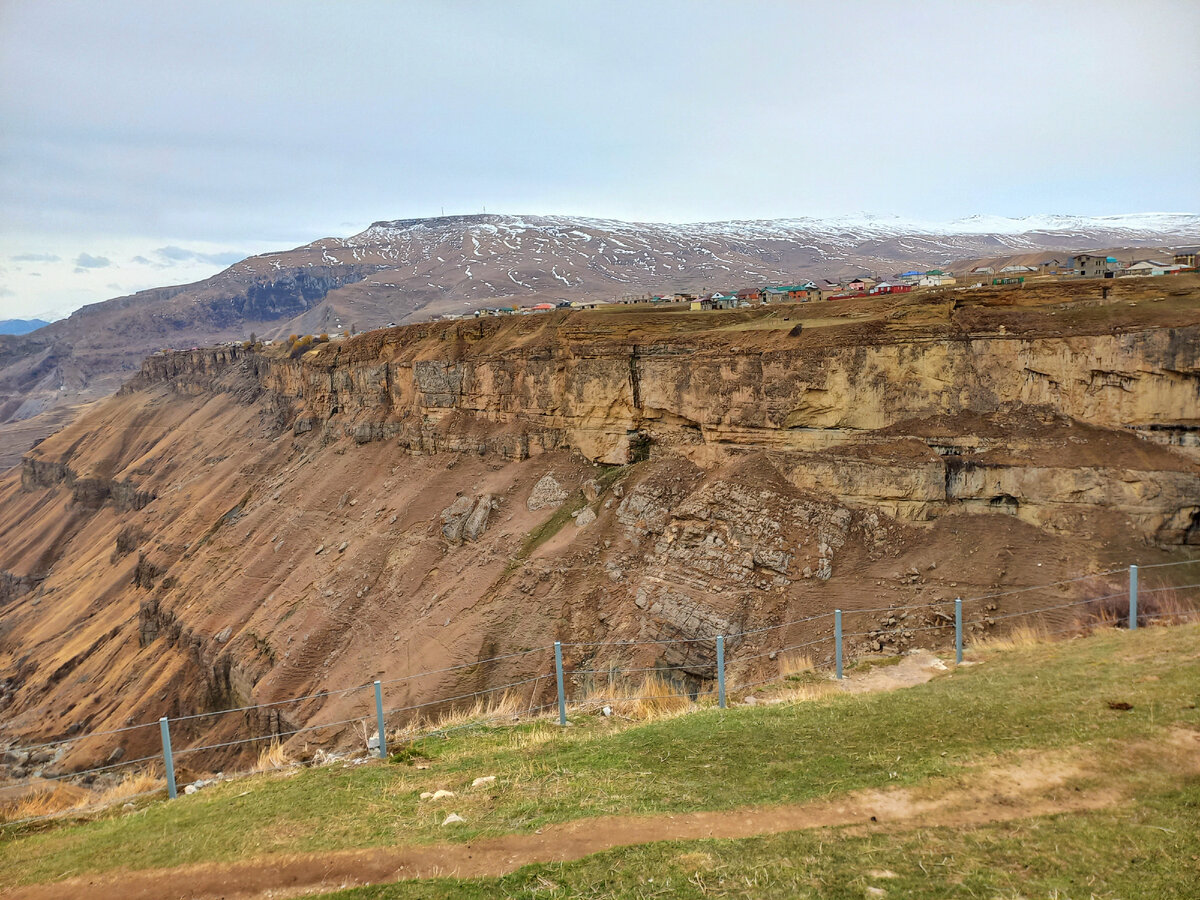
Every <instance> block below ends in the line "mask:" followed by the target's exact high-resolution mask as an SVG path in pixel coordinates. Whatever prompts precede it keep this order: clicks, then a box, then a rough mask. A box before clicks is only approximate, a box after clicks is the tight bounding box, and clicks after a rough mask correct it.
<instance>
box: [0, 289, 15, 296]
mask: <svg viewBox="0 0 1200 900" xmlns="http://www.w3.org/2000/svg"><path fill="white" fill-rule="evenodd" d="M16 295H17V294H16V291H12V290H9V289H8V288H6V287H0V297H15V296H16Z"/></svg>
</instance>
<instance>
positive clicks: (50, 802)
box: [0, 782, 91, 822]
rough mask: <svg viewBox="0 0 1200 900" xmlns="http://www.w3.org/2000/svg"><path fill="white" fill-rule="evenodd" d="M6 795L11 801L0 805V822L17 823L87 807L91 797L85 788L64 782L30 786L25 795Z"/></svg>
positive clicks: (10, 793) (14, 793)
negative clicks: (22, 820)
mask: <svg viewBox="0 0 1200 900" xmlns="http://www.w3.org/2000/svg"><path fill="white" fill-rule="evenodd" d="M5 793H6V794H8V795H9V799H8V800H7V802H5V803H4V804H3V805H0V822H17V821H20V820H21V819H36V818H39V817H41V816H51V815H54V814H55V813H61V812H66V811H67V810H70V809H76V808H79V807H81V806H85V805H87V802H88V799H89V798H90V797H91V794H90V793H89V792H88V791H87V790H85V789H84V788H80V787H76V786H75V785H73V784H64V783H62V782H48V783H43V784H34V785H30V787H29V789H28V790H27V791H26V792H25V793H23V794H17V793H16V792H8V791H6V792H5Z"/></svg>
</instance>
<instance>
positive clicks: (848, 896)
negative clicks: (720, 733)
mask: <svg viewBox="0 0 1200 900" xmlns="http://www.w3.org/2000/svg"><path fill="white" fill-rule="evenodd" d="M1198 822H1200V782H1197V781H1192V782H1189V783H1188V784H1186V785H1184V786H1182V787H1181V788H1180V789H1179V790H1176V791H1171V792H1166V793H1162V794H1158V795H1155V796H1151V797H1149V798H1146V799H1144V800H1143V801H1142V802H1141V803H1139V804H1138V806H1137V807H1136V808H1127V809H1118V810H1111V811H1109V810H1104V811H1099V812H1084V813H1075V814H1071V815H1056V816H1044V817H1037V818H1030V819H1019V820H1014V821H1011V822H1005V823H1001V824H995V825H987V826H980V827H973V828H922V829H914V830H910V831H905V832H899V833H896V832H883V833H875V834H867V835H864V834H862V833H861V831H860V830H856V829H846V828H841V829H817V830H813V831H795V832H790V833H787V834H781V835H772V836H768V837H758V838H749V839H746V840H728V841H726V840H707V841H680V842H663V843H657V844H645V845H641V846H636V847H628V848H620V849H616V850H612V851H608V852H605V853H598V854H595V855H593V856H589V857H585V858H584V859H581V860H578V861H576V862H570V863H555V864H546V865H534V866H526V867H524V868H522V869H519V870H518V871H516V872H513V873H512V874H511V875H507V876H505V877H503V878H478V879H463V880H458V879H444V878H436V879H428V880H424V881H410V882H401V883H398V884H390V885H377V886H373V887H366V888H357V889H354V890H349V891H341V892H338V893H336V894H329V895H326V896H328V897H331V898H332V897H336V898H338V900H408V898H417V897H420V898H422V900H452V898H453V900H475V898H478V900H483V898H488V900H491V898H508V897H523V898H525V897H545V898H570V897H580V898H584V897H586V898H591V900H643V898H647V897H656V896H662V897H672V898H680V900H704V898H718V897H755V898H768V900H770V898H780V900H783V898H788V900H791V898H813V900H817V898H821V900H862V898H864V897H867V898H869V897H872V896H879V897H921V898H959V897H986V898H1012V900H1017V898H1025V897H1028V898H1033V897H1038V898H1058V900H1074V898H1079V900H1085V898H1118V897H1119V898H1132V897H1146V898H1168V897H1196V896H1200V864H1198V863H1197V860H1198V859H1200V828H1197V823H1198ZM872 889H874V892H873V891H872ZM880 891H881V892H882V893H875V892H880Z"/></svg>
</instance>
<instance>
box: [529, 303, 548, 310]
mask: <svg viewBox="0 0 1200 900" xmlns="http://www.w3.org/2000/svg"><path fill="white" fill-rule="evenodd" d="M552 309H554V304H553V303H535V304H534V305H533V306H531V307H529V311H530V312H548V311H550V310H552Z"/></svg>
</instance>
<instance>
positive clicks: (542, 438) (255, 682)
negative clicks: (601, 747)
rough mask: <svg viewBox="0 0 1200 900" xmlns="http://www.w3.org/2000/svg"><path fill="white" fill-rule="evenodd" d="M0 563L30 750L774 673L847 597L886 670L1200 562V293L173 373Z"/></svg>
mask: <svg viewBox="0 0 1200 900" xmlns="http://www.w3.org/2000/svg"><path fill="white" fill-rule="evenodd" d="M0 547H2V548H3V549H2V551H0V673H3V674H2V675H0V744H2V743H4V742H14V741H18V740H20V741H28V740H36V739H55V738H60V737H64V736H70V735H73V734H80V733H88V732H95V731H104V730H110V729H119V728H124V727H127V726H132V725H136V724H139V723H144V722H149V723H156V720H157V718H158V717H159V716H162V715H169V716H173V717H178V716H192V715H195V716H199V718H196V719H189V720H187V721H185V722H182V723H180V724H179V726H178V727H179V735H180V740H181V741H185V742H186V741H193V742H194V741H199V740H204V741H209V742H218V743H219V742H221V741H223V740H231V739H233V738H234V736H236V735H237V734H244V733H248V732H246V730H245V729H246V728H247V727H251V726H253V727H255V728H257V729H259V731H257V732H255V733H266V731H274V732H275V733H278V734H280V735H282V736H283V737H284V738H285V739H287V738H288V737H289V735H290V733H291V732H292V731H294V730H296V729H299V728H303V727H305V726H306V725H308V724H310V723H313V722H325V721H330V722H332V721H343V720H350V719H353V718H354V717H355V716H359V715H362V709H363V708H364V707H363V705H362V704H363V701H364V697H363V695H362V694H361V692H360V693H359V694H348V695H344V694H339V693H336V692H337V691H340V690H341V689H343V688H348V687H352V686H356V685H362V684H366V683H368V682H369V681H371V680H372V679H375V678H382V679H397V678H401V677H406V676H409V675H412V674H414V673H424V672H428V673H432V674H429V675H424V676H421V677H419V678H414V679H412V680H410V681H405V682H401V683H400V684H399V685H393V686H391V687H389V691H391V694H390V700H389V702H391V703H394V704H396V705H418V704H420V703H423V702H425V701H430V700H436V699H438V698H442V697H448V696H456V695H460V694H466V693H469V692H471V691H475V690H481V689H487V688H489V687H490V686H493V685H497V684H503V683H505V682H508V681H525V682H527V683H528V684H530V685H531V687H529V688H527V690H528V696H529V703H530V704H531V705H533V704H535V703H539V702H542V701H544V700H545V698H546V697H547V696H552V692H553V685H552V683H551V682H550V681H549V680H547V679H546V677H545V676H547V675H548V673H550V672H552V661H551V659H550V657H549V656H548V648H549V646H550V644H551V643H552V642H553V641H555V640H561V641H563V642H564V643H567V644H570V645H572V646H571V647H570V648H569V649H568V653H569V654H570V655H571V659H572V662H573V663H574V664H575V665H576V666H577V667H579V668H580V669H582V670H587V671H598V670H603V669H604V668H605V667H606V666H613V665H621V666H625V667H650V668H652V667H654V666H658V665H671V666H674V667H677V669H678V670H679V671H681V672H682V675H680V676H679V677H680V678H682V679H683V681H684V682H686V684H687V686H688V687H689V688H690V689H699V688H700V687H701V686H703V685H705V684H706V683H708V681H710V680H711V678H712V675H713V666H714V660H713V657H712V644H711V639H712V638H714V637H715V636H716V635H718V634H722V635H736V636H737V637H736V638H735V639H732V640H731V641H730V643H729V645H728V653H729V657H728V660H729V662H728V665H729V666H730V668H731V670H733V671H736V672H739V673H741V674H742V675H744V676H746V677H750V676H752V675H753V674H755V673H758V672H765V673H767V674H770V672H771V671H773V669H772V667H773V666H775V665H776V661H775V659H774V657H773V656H768V655H767V653H766V651H767V650H769V649H770V647H769V646H768V645H767V644H766V643H765V642H764V639H763V638H762V637H761V636H758V635H755V634H753V633H752V632H753V631H754V630H755V629H759V628H763V627H766V626H774V625H781V624H782V623H788V622H797V621H798V620H802V619H803V618H805V617H806V616H809V615H813V614H816V613H824V612H828V611H829V610H832V609H833V608H835V607H836V608H841V609H843V610H845V611H846V613H847V616H848V622H851V623H854V625H853V627H851V628H848V631H850V632H851V633H853V634H854V635H855V637H854V638H853V639H852V641H851V650H852V652H854V653H856V654H860V655H861V654H869V653H872V652H878V651H882V650H887V651H891V652H896V651H901V650H905V649H911V648H914V647H917V646H937V645H938V644H939V642H944V640H945V639H946V633H945V631H944V627H943V626H944V624H945V623H944V621H942V620H939V619H938V618H937V617H936V615H935V613H934V612H933V608H934V607H935V606H936V605H937V604H939V603H945V602H946V601H948V600H951V599H953V598H954V597H955V596H961V597H964V598H980V597H987V596H990V595H992V594H995V593H1003V592H1004V591H1005V590H1006V589H1009V588H1012V587H1014V586H1015V587H1024V586H1028V585H1036V584H1049V583H1052V582H1058V581H1065V580H1067V579H1072V578H1076V577H1077V576H1081V575H1087V574H1091V575H1093V576H1094V577H1093V578H1091V579H1090V580H1087V579H1084V580H1080V581H1078V582H1072V583H1070V584H1064V585H1056V586H1054V587H1051V588H1048V589H1047V590H1046V591H1043V592H1040V593H1038V592H1034V593H1027V594H1019V595H1014V596H1011V597H1002V598H999V599H997V600H994V601H989V602H987V604H986V605H980V606H979V609H978V611H979V612H980V614H981V616H982V617H983V618H982V621H981V623H979V624H975V625H973V626H972V627H975V628H979V629H987V628H991V627H993V625H994V624H995V622H994V619H998V618H999V617H1000V616H1002V615H1004V614H1005V613H1007V612H1015V611H1020V610H1021V609H1023V608H1028V607H1029V606H1031V605H1032V604H1036V603H1045V602H1046V601H1047V599H1048V598H1051V599H1054V600H1062V599H1064V598H1065V599H1087V598H1088V596H1089V594H1088V592H1089V591H1091V592H1094V593H1095V594H1096V595H1097V596H1099V595H1100V594H1101V593H1104V594H1105V595H1107V593H1109V592H1111V591H1117V590H1119V589H1120V585H1121V583H1122V581H1121V579H1122V578H1123V577H1124V576H1123V574H1121V573H1120V572H1117V573H1116V574H1114V571H1115V570H1119V569H1121V568H1122V567H1124V566H1126V565H1128V564H1129V563H1131V562H1139V563H1142V564H1149V563H1152V562H1164V561H1173V560H1181V559H1190V558H1194V557H1195V556H1196V555H1197V552H1198V550H1200V276H1196V275H1179V276H1173V277H1171V278H1159V279H1129V280H1127V281H1122V282H1120V283H1119V284H1117V285H1115V286H1112V287H1111V288H1110V289H1109V290H1107V291H1102V289H1101V285H1100V284H1099V283H1098V282H1096V281H1085V280H1080V281H1077V282H1071V283H1050V284H1045V285H1040V286H1037V287H1033V286H1030V287H1026V288H1016V287H996V288H984V289H979V290H962V289H960V290H953V289H938V290H933V291H926V292H920V293H914V294H910V295H894V296H892V297H887V298H882V297H881V298H862V299H856V300H846V301H837V302H830V303H819V304H801V305H780V306H769V307H762V308H756V309H741V310H729V311H720V312H690V311H687V310H684V309H674V310H662V309H650V308H637V307H617V308H609V309H597V310H579V311H577V310H558V311H554V312H550V313H546V314H542V315H529V316H512V317H502V318H482V319H465V320H459V321H449V322H435V323H424V324H415V325H408V326H402V327H397V328H385V329H378V330H375V331H371V332H369V333H366V334H361V335H359V336H357V337H353V338H348V339H346V340H344V341H333V342H329V343H322V344H318V345H316V346H315V347H314V348H313V349H311V350H308V351H307V352H305V353H303V354H300V355H298V356H297V358H292V357H291V354H289V353H288V352H287V348H286V347H285V346H281V345H278V344H277V345H274V346H271V347H265V348H258V349H255V348H248V347H243V346H241V345H234V346H222V347H216V348H206V349H195V350H187V351H179V352H171V353H163V354H157V355H154V356H150V357H149V358H147V359H146V360H145V361H144V362H143V363H142V365H141V368H140V370H139V371H138V372H137V373H136V374H135V375H134V376H133V377H132V378H130V379H129V380H128V381H126V383H125V384H124V386H123V387H122V388H121V389H120V391H119V392H118V393H117V394H116V395H114V396H112V397H110V398H108V399H105V400H102V401H100V402H98V403H95V404H93V405H92V406H91V407H89V408H88V409H86V410H85V411H83V412H82V413H81V414H80V416H79V417H78V418H77V419H76V420H74V421H73V422H71V423H70V424H68V425H66V426H65V427H63V428H62V429H61V430H60V431H58V432H57V433H55V434H53V435H51V436H50V437H47V438H46V439H45V440H43V441H41V442H40V443H38V444H37V445H36V446H35V447H33V448H32V449H31V450H29V451H28V452H26V453H25V454H24V456H23V458H22V460H21V463H20V465H19V466H18V467H17V468H15V469H13V470H12V471H10V472H9V473H8V474H6V475H5V476H4V477H3V478H2V479H0ZM922 604H928V605H929V608H930V609H929V611H928V612H927V613H918V614H914V615H913V616H912V617H911V618H909V620H908V622H907V623H905V622H904V621H903V620H904V618H905V617H907V615H908V614H907V613H905V614H904V616H901V615H900V614H899V612H896V613H894V614H889V613H888V612H887V610H889V609H894V610H897V611H899V610H900V609H902V608H903V609H908V608H910V607H919V606H921V605H922ZM880 609H883V610H885V612H884V614H883V616H882V619H881V616H880V615H879V613H878V610H880ZM859 610H862V611H869V612H862V613H856V611H859ZM855 616H857V618H855ZM889 621H890V624H888V623H889ZM820 628H824V629H826V630H827V628H828V626H827V625H821V626H820ZM939 628H941V629H942V630H939ZM817 633H818V631H817V627H816V626H806V625H805V624H803V623H802V622H801V623H799V624H796V625H794V626H789V628H788V629H787V631H786V635H787V638H788V639H789V640H793V641H796V642H799V641H803V640H805V639H806V638H809V637H812V636H814V635H815V634H817ZM820 633H823V632H820ZM667 639H669V640H678V639H686V640H692V641H694V643H691V644H684V645H679V644H653V643H645V642H650V641H655V640H667ZM624 642H643V643H636V644H634V643H624ZM681 647H682V648H683V649H681ZM479 660H490V661H489V662H487V663H486V664H479V665H473V664H474V663H476V661H479ZM454 666H461V668H457V669H455V668H451V667H454ZM300 696H308V697H310V699H309V700H306V701H305V702H303V703H301V704H293V705H289V706H288V707H286V709H283V708H270V707H268V708H266V709H257V710H250V711H247V712H245V713H244V714H239V715H236V716H227V717H223V718H220V719H213V720H209V719H205V718H204V717H203V714H206V713H208V712H212V711H219V710H223V709H230V708H239V707H245V706H251V705H256V704H264V703H271V702H274V701H277V700H283V699H286V698H292V697H300ZM263 729H265V730H266V731H264V730H263ZM350 739H352V734H350V732H349V729H342V730H341V731H340V732H336V733H334V732H329V733H326V732H321V733H320V734H319V735H314V734H308V735H300V736H296V737H294V738H292V740H293V741H295V742H300V741H303V742H304V743H305V744H306V745H307V746H308V747H309V750H310V751H311V750H312V749H313V748H314V747H325V746H328V747H335V746H338V745H339V742H341V743H343V744H344V743H345V741H347V740H350ZM118 740H119V743H120V755H119V756H118V757H117V758H122V757H123V758H126V759H132V758H135V757H141V756H143V755H149V754H153V753H154V752H156V748H157V741H158V735H157V732H156V730H154V729H141V730H133V731H130V732H128V733H122V734H121V735H120V736H119V737H118ZM113 746H114V744H113V740H112V739H109V740H106V741H94V742H89V741H84V740H81V741H78V742H75V743H72V744H69V745H66V746H65V747H64V748H63V749H62V750H61V751H60V752H58V753H57V754H56V756H55V758H54V759H53V760H52V761H51V762H49V763H47V766H48V769H47V771H70V770H72V769H77V768H81V767H83V766H86V765H94V764H98V763H103V762H104V761H105V760H106V759H110V758H112V754H113V753H114V750H113ZM240 752H242V751H241V749H240V748H238V747H232V748H230V749H229V750H228V752H227V753H226V754H225V755H224V756H221V755H218V756H216V757H213V758H210V759H207V760H206V761H205V765H206V766H208V767H209V768H216V767H218V766H219V765H221V764H224V763H229V764H232V763H233V762H234V761H235V760H236V759H237V758H238V754H239V753H240ZM196 766H197V767H199V764H198V763H197V764H196ZM197 770H199V768H197Z"/></svg>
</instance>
